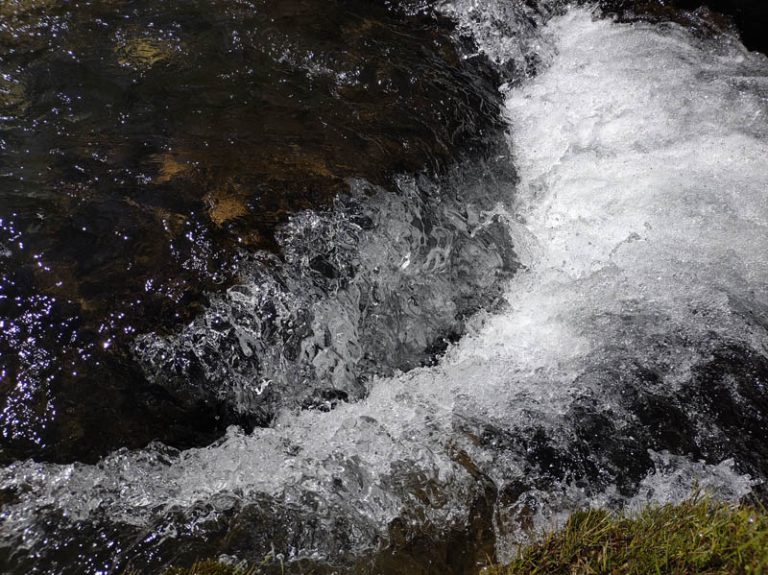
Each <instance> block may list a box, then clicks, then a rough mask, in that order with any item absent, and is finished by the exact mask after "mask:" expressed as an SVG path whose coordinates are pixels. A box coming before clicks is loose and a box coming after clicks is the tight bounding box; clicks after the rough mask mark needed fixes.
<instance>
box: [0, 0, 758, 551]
mask: <svg viewBox="0 0 768 575" xmlns="http://www.w3.org/2000/svg"><path fill="white" fill-rule="evenodd" d="M468 25H469V24H468ZM545 37H549V38H550V39H551V40H550V41H551V42H552V46H551V49H552V53H553V56H552V63H551V65H550V66H549V67H548V68H547V69H546V70H544V71H543V72H542V73H541V74H539V75H538V76H537V77H535V78H533V79H531V80H529V81H528V82H527V83H525V84H524V85H523V86H521V87H519V88H516V89H514V90H512V91H510V92H509V93H508V94H507V114H508V117H509V123H510V146H511V149H512V151H513V155H514V159H515V162H516V164H517V166H518V168H519V171H520V177H521V182H520V185H519V187H518V188H517V189H510V190H509V194H510V199H512V198H514V209H513V210H512V212H511V213H510V214H509V215H508V220H509V225H510V226H511V229H512V233H513V236H514V237H515V238H516V242H517V246H518V248H517V249H518V252H519V253H520V255H521V257H522V258H523V260H524V263H525V265H526V269H525V271H523V272H521V273H520V274H519V275H518V276H517V277H516V279H515V280H514V281H513V282H512V283H511V285H510V286H509V288H508V291H507V299H508V300H509V306H508V309H507V310H506V311H505V312H504V313H500V314H498V315H495V316H482V315H481V316H478V317H477V318H476V320H475V328H474V330H473V332H472V333H471V334H470V335H468V336H466V337H465V338H464V339H462V340H461V342H460V343H459V344H458V345H456V346H455V347H453V348H452V349H451V350H449V353H448V354H447V356H446V357H445V358H444V360H443V361H442V362H441V363H440V365H438V366H437V367H434V368H422V369H417V370H413V371H411V372H409V373H407V374H403V375H400V376H397V377H394V378H390V379H382V380H378V381H375V382H374V384H373V385H372V387H371V390H370V394H369V395H368V397H367V398H366V399H364V400H361V401H359V402H357V403H353V404H342V405H340V406H339V407H337V408H336V409H335V410H334V411H332V412H330V413H320V412H316V411H305V412H301V413H299V414H296V413H291V412H286V413H284V414H283V415H282V416H281V417H280V418H279V420H278V423H277V424H276V425H275V426H274V427H273V428H270V429H259V430H256V431H255V432H254V433H253V434H252V435H248V436H244V435H242V434H240V433H237V432H235V431H233V432H232V433H231V434H230V435H229V436H228V437H227V438H226V439H225V440H224V441H223V442H221V443H220V444H218V445H215V446H212V447H209V448H205V449H196V450H190V451H187V452H184V453H182V454H178V455H177V454H173V453H171V454H169V455H164V454H163V449H161V448H157V449H148V450H144V451H140V452H136V453H126V452H122V453H117V454H114V455H112V456H110V457H108V458H106V459H105V460H104V461H103V462H102V463H100V464H99V465H95V466H87V465H79V464H75V465H66V466H57V465H45V464H36V463H32V462H27V463H20V464H14V465H12V466H10V467H8V468H6V469H4V470H2V472H0V485H2V486H3V487H12V486H15V487H18V488H20V489H21V490H22V495H21V498H20V501H19V503H17V504H14V505H8V506H6V507H4V509H3V512H2V516H1V517H2V520H3V525H2V536H3V538H5V539H6V540H7V541H16V540H17V539H18V538H19V534H21V536H20V539H21V541H20V542H21V543H22V544H27V545H30V546H34V545H35V544H39V543H40V542H41V541H42V538H43V537H44V535H43V532H42V530H41V528H40V523H39V521H40V513H41V510H43V509H51V508H53V509H60V510H63V511H64V513H65V514H66V517H68V518H69V519H70V520H87V519H88V518H89V517H91V516H92V515H94V514H98V515H99V516H106V517H109V518H110V519H111V520H112V521H118V522H126V523H129V524H134V525H145V524H150V523H152V522H153V521H154V520H156V519H157V518H159V517H161V516H162V515H163V513H164V512H165V511H167V510H169V509H171V508H182V509H184V508H190V507H192V505H193V504H194V503H196V502H199V501H209V502H212V503H211V510H212V511H211V512H212V513H215V512H216V511H218V510H221V509H223V508H226V507H229V506H231V505H232V504H233V501H237V500H240V501H248V500H250V499H252V498H256V497H260V496H262V495H267V496H269V497H271V498H273V500H274V501H276V502H279V503H281V504H286V503H289V504H290V503H297V502H298V501H299V499H300V497H301V496H302V495H303V494H305V493H308V492H309V493H315V494H317V496H318V500H319V503H318V508H317V510H316V513H317V514H318V515H319V516H320V517H321V518H322V521H321V526H322V525H325V526H328V525H331V524H332V523H333V522H334V521H337V519H338V518H339V517H350V518H354V522H357V523H358V524H359V523H362V524H365V525H370V526H371V527H372V529H373V531H381V532H383V531H384V530H385V527H386V525H387V523H388V522H389V521H391V520H392V519H393V518H395V517H398V516H402V515H405V516H406V517H408V518H410V519H409V520H411V521H414V522H417V521H421V522H426V521H429V520H431V521H434V522H435V523H436V524H438V525H450V524H462V523H464V522H465V520H466V517H467V515H468V513H469V502H470V501H471V500H472V498H473V497H474V495H475V494H477V492H478V489H479V487H478V484H477V481H476V479H475V477H473V475H474V474H475V469H477V470H479V471H480V472H482V473H483V474H485V475H486V476H487V477H489V478H491V479H492V480H493V482H494V484H495V485H497V486H498V487H499V488H501V486H503V485H505V484H507V483H509V482H511V481H514V480H518V479H519V480H523V481H526V482H528V483H529V484H530V485H531V486H530V487H529V489H528V495H529V500H528V501H529V503H527V505H529V506H531V505H533V504H531V503H530V501H534V502H535V505H533V507H532V508H533V509H534V511H535V514H536V517H537V521H538V522H539V523H538V524H539V525H541V524H546V523H547V522H549V521H551V520H552V518H553V517H555V516H558V515H559V514H560V513H561V512H563V511H567V510H568V509H569V508H572V507H573V506H576V505H605V504H612V505H614V504H617V503H619V504H625V505H638V504H641V503H643V502H646V501H648V500H656V501H674V500H679V499H680V498H682V497H684V496H685V495H686V494H687V493H688V490H689V489H690V487H691V485H692V484H693V482H694V481H699V482H700V483H701V484H703V485H704V486H705V487H707V488H710V489H712V490H713V491H715V492H718V493H719V494H720V495H721V496H722V497H738V496H741V495H743V494H745V493H746V492H748V491H749V489H750V486H751V482H750V480H749V478H747V477H744V476H741V475H739V474H738V473H736V472H735V471H733V469H732V467H731V463H730V462H729V461H724V462H723V463H722V464H719V465H715V464H714V463H716V462H713V464H710V465H707V464H703V463H697V462H696V461H691V460H689V459H687V458H686V457H683V456H671V455H665V454H655V455H654V462H655V464H656V467H655V469H649V470H648V475H647V477H646V478H645V479H644V480H643V481H642V482H641V485H639V487H640V489H639V491H638V492H637V494H636V495H634V496H631V497H629V496H624V495H621V494H620V493H619V491H618V490H617V488H615V487H614V486H613V485H611V484H610V482H608V483H607V484H601V483H596V484H595V485H592V486H590V485H586V486H585V485H584V482H583V481H581V482H580V481H577V479H578V478H575V477H573V478H569V477H566V478H563V479H562V480H561V481H554V480H552V479H551V478H550V479H548V482H545V483H546V485H547V486H548V487H547V489H545V488H544V487H535V485H539V486H541V485H543V484H542V483H541V482H539V483H538V484H537V483H536V477H535V475H536V474H537V473H538V474H540V475H541V476H542V477H544V476H546V474H547V470H546V469H537V467H536V465H535V464H532V463H531V462H530V461H529V460H527V459H526V455H527V453H526V449H524V448H521V447H520V446H519V445H516V444H514V442H513V441H512V442H511V441H510V439H509V438H510V437H516V436H518V435H520V434H525V433H528V432H529V431H530V430H531V429H533V428H534V427H535V428H540V429H543V430H544V431H545V432H546V435H547V437H548V438H550V440H551V442H552V444H553V445H554V446H555V447H557V446H560V447H561V448H562V449H564V450H567V449H568V446H569V443H568V442H569V440H570V439H571V438H572V436H573V434H574V431H573V429H572V428H571V426H572V424H573V419H572V417H571V416H570V415H569V413H570V411H569V410H571V408H572V407H573V405H574V404H576V403H580V402H584V401H585V398H587V399H588V400H589V401H590V402H591V405H594V406H595V407H594V410H595V412H597V413H599V414H602V415H605V416H607V417H608V418H610V419H611V420H612V421H613V422H614V424H615V427H616V430H617V432H622V430H625V429H630V430H631V429H632V426H637V425H638V423H637V421H636V419H635V418H634V416H633V415H632V414H631V413H629V412H628V411H627V409H626V407H625V405H624V404H622V401H621V394H622V391H621V386H622V381H621V380H617V379H616V378H613V379H610V378H607V377H603V376H600V374H601V373H603V371H604V370H605V369H613V370H614V371H616V370H617V371H618V372H623V371H624V370H626V371H627V372H628V371H629V370H630V369H631V367H630V366H631V365H633V364H635V363H638V362H639V363H641V364H643V365H644V366H651V367H652V368H654V369H655V370H656V371H657V373H659V374H661V375H660V378H659V380H658V381H656V382H655V383H654V384H652V385H655V386H656V387H657V388H658V389H655V390H654V391H655V392H658V393H659V394H662V395H670V394H672V393H673V392H674V390H675V389H676V388H677V387H679V386H681V385H683V384H685V382H687V381H688V380H690V378H691V367H692V366H694V365H695V364H696V363H697V362H700V361H702V360H704V359H706V357H703V356H706V354H707V353H708V351H707V350H708V349H709V348H708V347H707V345H705V344H703V343H701V342H706V341H710V340H716V341H726V342H736V343H739V344H742V345H745V346H747V347H748V348H750V349H752V350H756V351H757V352H759V353H763V354H765V350H766V348H765V343H766V333H765V331H764V329H763V328H762V327H761V326H760V325H759V323H758V322H756V321H753V319H754V317H755V316H759V315H760V314H762V313H764V310H766V309H768V308H766V291H765V288H766V284H767V283H768V233H767V232H768V200H767V198H768V161H766V159H767V158H768V121H766V114H767V113H768V103H767V101H766V96H767V95H768V61H766V58H765V57H763V56H759V55H754V54H749V53H747V52H746V51H745V50H744V49H743V48H742V47H741V46H740V45H738V43H736V42H735V41H732V40H730V41H725V40H722V39H720V40H708V41H699V40H696V39H694V38H692V37H691V36H690V35H689V34H688V33H686V32H685V31H684V30H682V29H679V28H676V27H668V28H659V27H654V26H651V25H644V24H637V25H619V24H614V23H610V22H607V21H599V20H597V21H596V20H594V19H593V17H592V14H591V13H590V12H589V11H587V10H584V9H572V10H571V11H569V12H568V13H567V14H566V15H564V16H561V17H557V18H555V19H553V20H552V21H551V22H550V24H548V27H547V29H546V30H545ZM610 373H613V372H610ZM649 385H651V384H649ZM696 418H697V417H694V419H696ZM698 419H700V420H702V425H701V427H700V428H699V430H698V431H699V433H702V434H705V433H708V432H709V428H708V422H707V421H706V420H707V415H706V414H704V413H701V414H698ZM487 429H494V430H495V432H494V434H492V436H491V439H489V440H487V441H486V440H481V439H478V437H480V436H481V435H482V433H481V432H482V431H483V430H487ZM505 442H506V443H505ZM464 454H465V455H466V457H465V456H464ZM468 461H471V463H468ZM604 463H605V462H602V461H601V462H598V466H600V465H603V464H604ZM608 463H610V461H608ZM611 473H614V472H613V471H611V470H610V469H609V470H608V471H607V472H606V477H608V478H609V479H610V478H611V477H612V476H611ZM413 478H417V481H416V482H417V483H419V485H418V487H419V488H423V489H426V490H431V493H432V494H433V496H432V497H430V498H428V499H429V500H428V501H427V502H425V501H424V500H423V498H422V499H419V498H418V497H417V496H416V495H415V491H416V489H415V488H414V487H413V482H414V479H413ZM521 505H522V503H519V502H517V503H513V504H510V505H509V506H507V507H505V506H504V505H503V504H501V503H500V504H499V509H498V510H497V511H498V513H497V516H496V519H495V520H496V528H497V531H498V534H499V541H498V549H497V550H498V552H499V554H500V556H501V557H502V558H503V557H504V555H505V553H506V552H507V551H508V549H509V547H508V545H509V544H511V543H513V542H514V541H515V540H516V539H518V538H519V534H517V533H516V531H515V526H516V517H517V516H518V515H517V514H518V512H519V511H520V510H521V509H520V506H521ZM417 508H418V509H419V510H420V511H421V512H422V513H423V516H421V518H417V515H418V514H417V513H415V512H413V510H414V509H417ZM404 510H410V511H407V512H406V511H404ZM350 521H353V520H352V519H350ZM254 528H257V526H255V527H254ZM328 537H330V535H329V536H328ZM351 540H352V544H353V545H357V546H358V547H359V548H360V549H365V548H368V547H371V546H373V545H374V544H375V541H374V540H373V538H372V536H371V535H370V534H369V533H367V532H364V531H362V532H359V533H357V532H356V533H354V534H352V535H351ZM313 541H315V543H316V545H317V546H316V548H305V549H292V550H279V551H284V552H286V553H288V554H289V555H290V554H291V553H293V554H296V555H311V554H312V553H313V552H317V553H320V554H321V555H322V554H330V553H333V552H334V545H335V543H334V542H333V541H332V540H328V541H322V537H317V536H316V537H315V539H313Z"/></svg>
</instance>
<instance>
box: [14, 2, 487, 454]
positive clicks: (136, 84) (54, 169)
mask: <svg viewBox="0 0 768 575" xmlns="http://www.w3.org/2000/svg"><path fill="white" fill-rule="evenodd" d="M450 31H451V24H450V23H449V22H447V21H445V20H444V19H441V18H440V17H438V16H436V15H435V14H433V13H432V12H431V11H430V10H428V9H425V8H421V9H416V8H408V7H406V8H403V7H393V6H392V5H390V4H389V3H384V2H374V1H366V0H354V1H352V0H346V1H335V2H327V1H325V0H322V1H318V0H303V1H295V0H291V1H288V2H283V1H281V2H267V1H245V0H242V1H237V0H207V1H199V0H195V1H193V0H190V1H188V2H178V3H158V2H150V1H116V0H110V1H99V2H81V3H70V2H58V1H49V0H12V1H10V2H4V3H3V4H2V6H0V110H2V114H0V116H2V117H1V118H0V122H1V123H0V218H1V219H2V221H1V223H0V321H2V322H3V329H2V334H0V358H1V359H0V362H1V363H0V398H1V399H0V404H1V405H2V407H1V408H0V409H2V418H1V420H0V421H1V422H2V425H1V426H0V427H1V429H0V433H1V434H2V444H3V451H2V456H1V457H2V458H4V459H6V460H10V459H15V458H17V457H25V456H35V457H43V458H46V459H52V460H57V461H67V460H72V459H82V460H94V459H95V458H97V457H98V456H99V455H101V454H104V453H105V452H107V451H109V450H110V449H113V448H115V447H117V446H128V447H138V446H141V445H144V444H146V443H147V442H148V441H151V440H153V439H160V440H162V441H164V442H167V443H169V444H171V445H174V446H176V447H181V448H183V447H188V446H191V445H199V444H204V443H207V442H209V441H211V440H212V439H214V438H215V437H217V436H218V435H220V433H221V432H222V431H223V430H224V429H225V427H226V426H227V425H229V424H231V423H240V424H243V425H245V426H248V425H249V424H250V422H249V421H247V420H243V419H242V418H240V419H238V417H237V416H236V415H234V414H232V413H231V412H230V411H229V410H228V408H226V407H224V406H223V405H217V404H216V403H215V402H214V403H211V402H210V401H197V400H194V401H192V400H190V401H186V400H184V399H179V398H178V397H172V396H170V395H169V394H168V393H167V392H166V391H165V390H163V389H162V388H160V387H158V386H154V385H151V384H150V383H148V382H147V381H146V380H145V378H144V376H143V374H142V373H141V371H140V369H139V368H138V367H137V366H136V365H135V363H134V361H133V360H132V358H131V357H130V353H129V352H128V351H127V342H129V341H130V340H131V339H132V338H133V337H134V336H135V335H136V334H140V333H143V332H147V331H155V332H159V333H163V332H169V331H173V330H174V328H175V327H176V326H178V325H181V324H183V323H184V322H187V321H189V320H190V319H191V318H192V317H194V316H195V315H196V314H197V313H199V311H200V310H201V309H202V308H203V306H204V305H205V304H206V301H207V300H206V295H205V294H206V293H210V292H214V291H218V290H221V289H222V288H224V287H226V286H227V285H230V284H231V282H232V280H233V278H234V277H235V274H236V270H237V264H238V260H239V258H240V255H241V254H242V253H244V252H246V251H251V252H252V251H254V250H262V249H266V250H271V251H275V250H276V249H277V245H276V243H275V240H274V232H275V230H276V227H277V226H279V225H280V224H281V223H283V222H284V221H285V220H286V218H287V216H288V215H290V214H291V213H294V212H296V211H298V210H301V209H306V208H317V207H321V206H324V205H327V203H328V201H329V200H330V199H331V198H333V197H334V196H335V195H336V194H337V193H339V192H343V191H345V190H346V183H345V180H346V178H350V177H363V178H366V179H367V180H368V181H370V182H372V183H374V184H380V185H385V186H386V185H387V184H388V182H390V177H391V176H392V175H393V174H395V173H402V172H409V173H412V172H417V171H420V170H424V169H426V170H428V171H439V170H440V169H441V167H442V166H445V165H447V164H448V163H450V162H451V161H452V160H454V159H455V158H456V154H457V150H459V149H461V150H462V151H463V153H470V154H471V153H472V152H473V150H479V149H481V148H482V147H483V146H484V145H485V144H486V143H487V142H488V141H490V140H491V139H492V135H493V134H496V133H498V131H499V128H500V125H499V121H498V105H499V102H498V95H497V94H496V91H495V86H496V85H497V84H498V82H497V81H496V79H495V78H494V76H493V73H492V71H491V70H490V67H488V66H486V65H485V64H484V63H483V62H482V61H481V60H480V59H478V58H473V59H462V58H460V57H459V55H458V54H457V53H456V50H455V48H454V46H453V44H452V42H451V40H450V37H449V34H450Z"/></svg>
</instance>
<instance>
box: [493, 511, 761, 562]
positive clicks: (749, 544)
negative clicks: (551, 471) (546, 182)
mask: <svg viewBox="0 0 768 575" xmlns="http://www.w3.org/2000/svg"><path fill="white" fill-rule="evenodd" d="M763 573H765V574H768V514H767V513H766V510H765V509H758V508H754V507H747V506H734V505H726V504H722V503H715V502H713V501H711V500H709V499H706V498H704V499H702V498H694V499H692V500H690V501H687V502H685V503H683V504H681V505H678V506H672V505H666V506H663V507H650V508H648V509H646V510H644V511H643V512H642V513H640V514H639V515H637V516H635V517H627V516H616V515H612V514H611V513H609V512H607V511H602V510H590V511H580V512H577V513H574V514H573V515H572V516H571V518H570V519H569V520H568V522H567V524H566V525H565V527H563V529H561V530H559V531H555V532H554V533H551V534H549V535H548V536H546V537H545V538H544V539H542V540H541V541H540V542H538V543H535V544H533V545H531V546H528V547H525V548H523V549H521V550H520V552H519V554H518V557H517V558H516V559H515V560H514V561H513V562H512V563H511V564H510V565H508V566H507V567H500V568H494V569H490V570H489V574H492V575H556V574H557V575H560V574H562V575H592V574H612V575H613V574H616V575H654V574H656V575H662V574H664V575H715V574H717V575H736V574H763Z"/></svg>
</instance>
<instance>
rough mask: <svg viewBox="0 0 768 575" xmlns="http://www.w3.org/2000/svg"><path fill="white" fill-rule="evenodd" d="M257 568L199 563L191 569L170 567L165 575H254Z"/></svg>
mask: <svg viewBox="0 0 768 575" xmlns="http://www.w3.org/2000/svg"><path fill="white" fill-rule="evenodd" d="M256 573H258V569H257V568H255V567H254V568H252V569H248V568H243V567H238V566H235V565H225V564H223V563H219V562H218V561H201V562H199V563H195V564H194V565H193V566H192V567H185V568H182V567H172V568H171V569H169V570H168V571H166V572H165V575H256Z"/></svg>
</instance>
